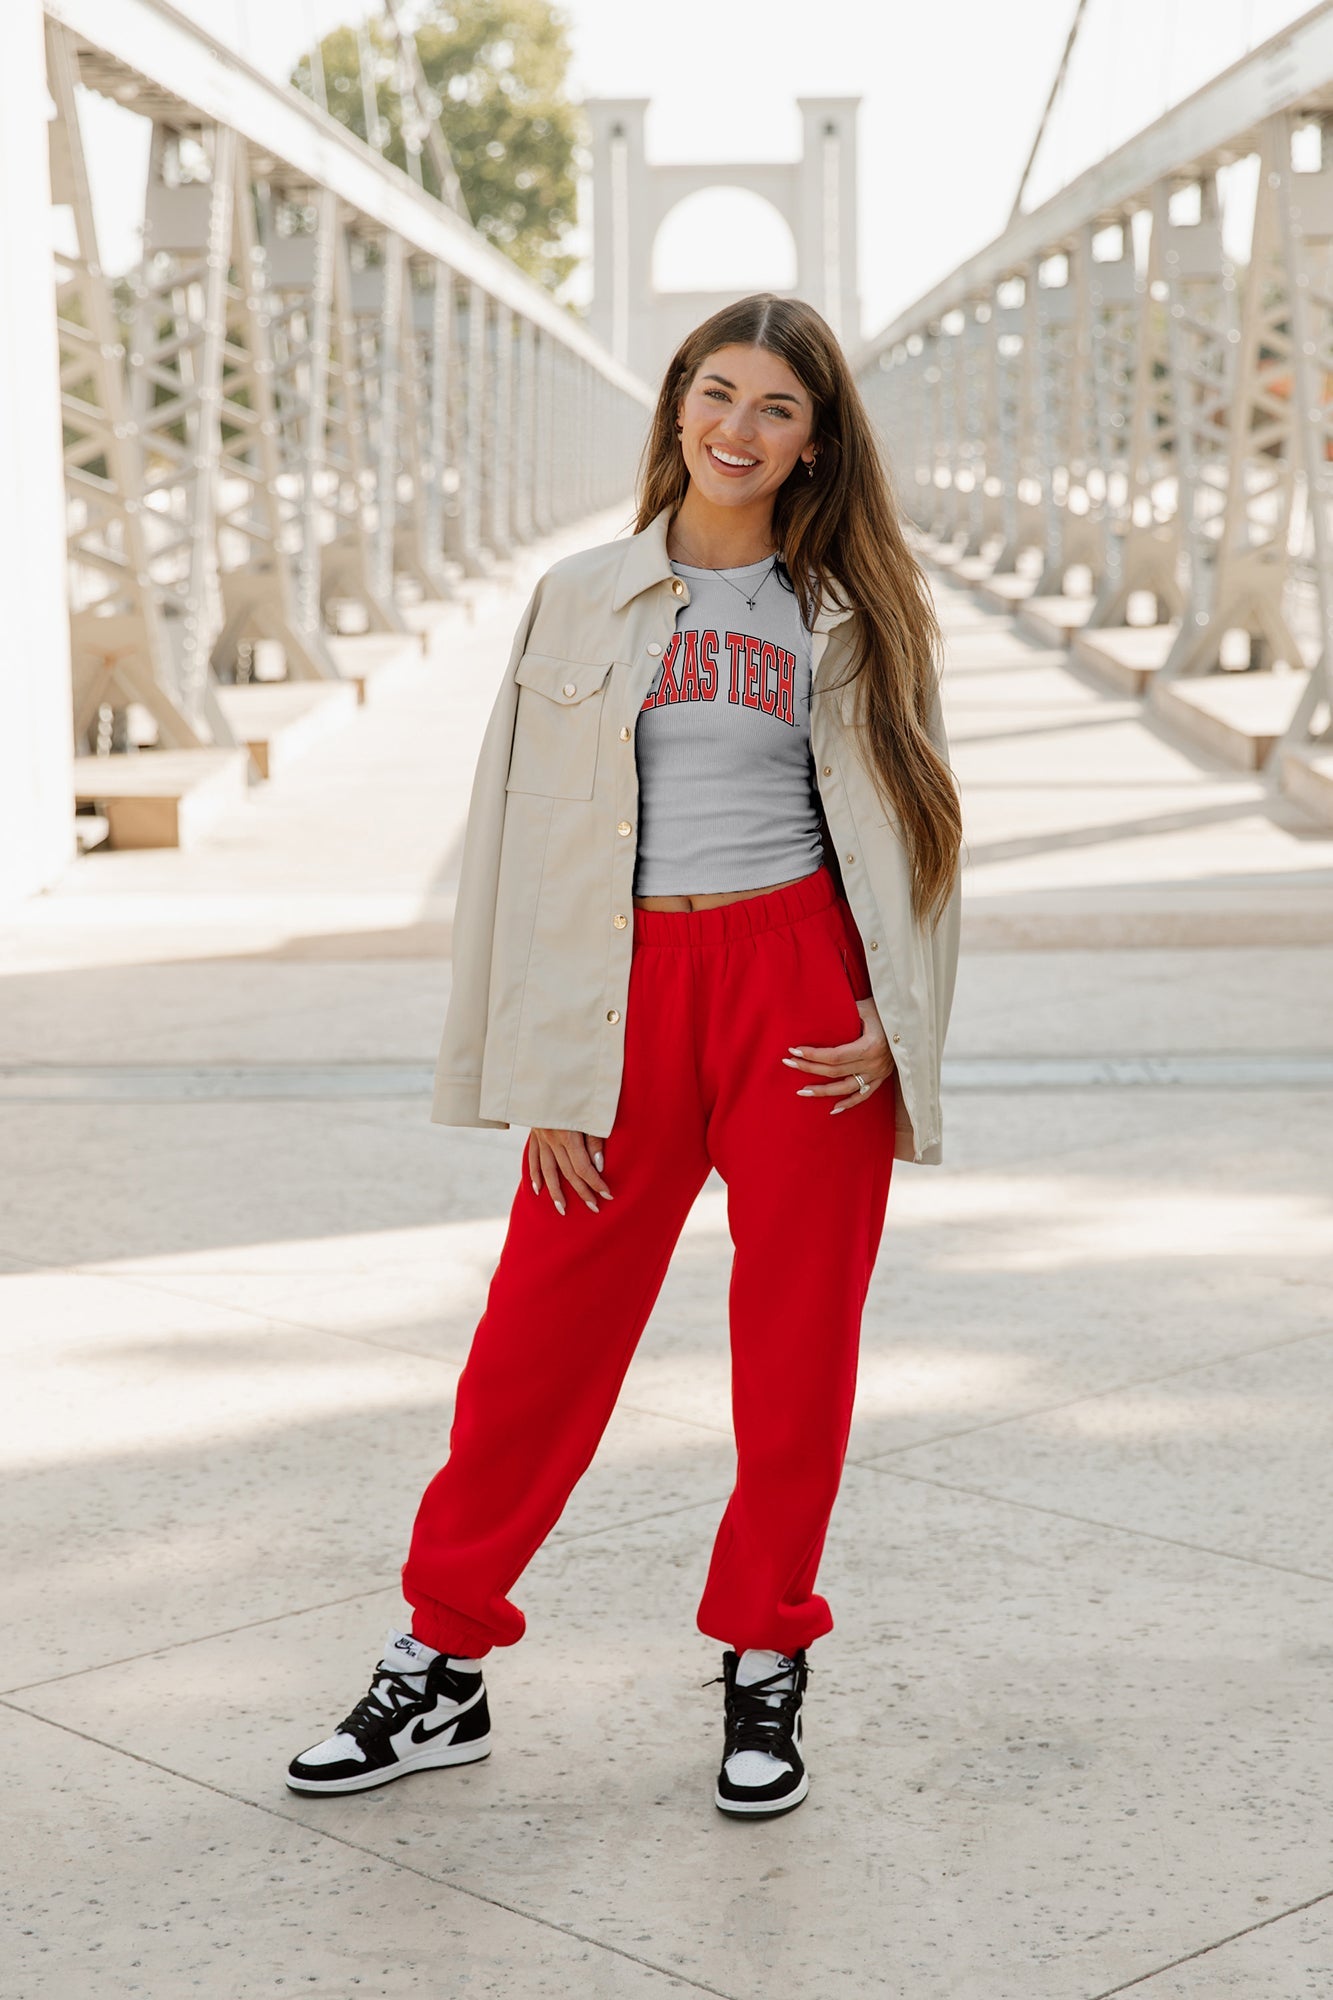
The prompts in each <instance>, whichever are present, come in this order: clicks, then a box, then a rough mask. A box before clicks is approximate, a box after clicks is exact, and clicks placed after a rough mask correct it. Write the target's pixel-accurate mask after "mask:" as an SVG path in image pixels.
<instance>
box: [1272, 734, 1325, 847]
mask: <svg viewBox="0 0 1333 2000" xmlns="http://www.w3.org/2000/svg"><path fill="white" fill-rule="evenodd" d="M1278 781H1279V784H1280V785H1281V788H1282V790H1283V791H1284V792H1285V793H1286V795H1287V797H1288V798H1289V799H1295V801H1296V803H1297V805H1301V806H1304V807H1305V809H1306V811H1307V812H1311V813H1313V814H1314V816H1315V818H1316V819H1320V820H1323V821H1324V823H1325V825H1327V826H1333V744H1328V745H1324V746H1321V745H1320V744H1317V743H1312V744H1309V745H1307V746H1305V747H1303V748H1295V749H1291V750H1284V751H1283V753H1282V768H1281V771H1280V773H1279V779H1278Z"/></svg>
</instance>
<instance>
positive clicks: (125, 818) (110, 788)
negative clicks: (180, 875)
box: [74, 750, 249, 847]
mask: <svg viewBox="0 0 1333 2000" xmlns="http://www.w3.org/2000/svg"><path fill="white" fill-rule="evenodd" d="M247 762H248V759H247V757H246V753H245V751H244V750H141V751H137V752H132V753H130V754H128V755H125V756H114V757H76V758H75V759H74V797H75V801H76V802H77V803H78V804H79V805H91V806H93V807H94V808H95V809H96V811H97V812H98V813H100V814H101V815H102V817H103V818H104V819H105V820H106V822H107V827H108V830H109V831H108V840H107V845H108V846H110V847H193V846H194V844H195V842H196V841H198V840H200V839H201V838H202V837H203V835H204V834H206V833H207V832H208V831H209V829H210V828H211V827H212V826H214V825H215V824H216V822H217V821H218V820H219V819H221V818H222V816H223V814H224V813H226V812H229V811H230V810H231V809H232V808H233V807H234V806H238V805H241V804H243V803H244V800H245V797H246V792H247V789H248V785H249V778H248V774H247V770H246V765H247Z"/></svg>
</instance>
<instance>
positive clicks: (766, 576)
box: [694, 555, 779, 611]
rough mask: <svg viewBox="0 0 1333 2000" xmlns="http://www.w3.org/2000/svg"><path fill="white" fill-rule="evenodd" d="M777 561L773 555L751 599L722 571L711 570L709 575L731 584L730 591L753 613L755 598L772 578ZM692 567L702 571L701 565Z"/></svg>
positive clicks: (747, 592)
mask: <svg viewBox="0 0 1333 2000" xmlns="http://www.w3.org/2000/svg"><path fill="white" fill-rule="evenodd" d="M778 561H779V557H778V556H777V555H774V557H773V560H772V562H771V563H770V564H769V566H768V568H767V569H766V570H765V571H764V573H763V575H762V576H761V577H760V579H759V581H758V583H757V584H756V585H755V587H754V596H753V597H752V596H751V595H750V593H749V591H747V590H745V589H744V588H743V587H742V586H741V585H740V584H739V583H731V578H730V577H729V576H728V575H727V573H726V571H725V570H724V569H715V570H711V571H710V572H709V574H710V575H712V576H720V577H721V579H722V581H723V583H731V587H732V589H733V590H734V591H735V592H736V593H737V595H738V596H740V597H743V598H744V599H745V602H746V603H747V604H748V605H749V607H750V609H751V611H753V610H754V600H755V598H756V597H758V595H759V593H760V591H761V590H762V589H763V587H764V585H765V584H766V583H767V582H768V579H769V578H770V576H772V574H773V572H774V570H775V569H776V568H777V566H778ZM694 567H696V568H699V569H702V568H703V564H702V563H699V564H696V565H694ZM737 567H738V568H739V567H741V565H739V564H738V565H737ZM746 567H748V565H746Z"/></svg>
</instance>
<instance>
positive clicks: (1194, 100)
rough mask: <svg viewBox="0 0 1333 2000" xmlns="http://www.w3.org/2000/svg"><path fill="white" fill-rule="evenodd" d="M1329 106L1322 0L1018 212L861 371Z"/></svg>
mask: <svg viewBox="0 0 1333 2000" xmlns="http://www.w3.org/2000/svg"><path fill="white" fill-rule="evenodd" d="M1330 105H1333V9H1331V8H1330V7H1329V5H1328V4H1327V0H1324V4H1322V5H1320V6H1318V7H1314V8H1311V10H1310V12H1309V13H1308V14H1303V15H1302V16H1301V18H1300V20H1299V21H1295V22H1293V23H1292V25H1291V26H1290V27H1288V28H1284V29H1283V30H1282V32H1281V34H1278V35H1274V36H1272V37H1271V38H1270V39H1269V40H1268V41H1266V42H1264V43H1262V44H1261V45H1260V46H1259V47H1258V48H1257V49H1252V50H1251V52H1250V53H1249V55H1247V56H1244V57H1243V58H1242V59H1241V60H1240V61H1239V62H1237V63H1233V65H1232V67H1231V68H1230V69H1227V70H1223V72H1222V74H1221V75H1220V76H1215V77H1214V78H1213V79H1212V80H1211V82H1209V83H1206V84H1204V85H1203V86H1202V87H1201V88H1200V89H1199V90H1196V91H1195V92H1194V94H1193V96H1191V97H1187V98H1185V99H1184V101H1183V102H1182V103H1180V104H1177V105H1176V106H1175V107H1174V108H1173V109H1172V110H1171V111H1168V112H1167V113H1166V114H1165V116H1164V117H1162V118H1159V119H1158V120H1157V122H1156V123H1155V124H1153V125H1149V126H1147V127H1146V128H1145V129H1144V130H1143V131H1142V132H1139V133H1136V134H1135V136H1134V137H1133V138H1132V139H1129V140H1127V141H1126V142H1125V144H1124V145H1123V146H1120V147H1118V148H1117V150H1116V151H1115V152H1113V153H1108V155H1107V157H1106V158H1105V159H1104V160H1099V161H1098V162H1097V164H1096V165H1095V166H1092V167H1089V168H1088V169H1087V170H1086V172H1084V173H1082V174H1080V175H1079V176H1078V178H1077V179H1076V180H1072V181H1070V182H1069V184H1068V186H1066V187H1063V188H1061V189H1060V191H1059V193H1058V194H1054V195H1052V196H1051V198H1050V200H1049V201H1046V202H1043V203H1042V205H1041V207H1040V208H1034V209H1032V210H1031V211H1030V212H1029V213H1028V214H1027V215H1022V216H1019V217H1018V218H1017V219H1016V220H1015V221H1014V222H1013V223H1012V225H1011V226H1010V227H1009V228H1007V229H1005V230H1004V231H1003V232H1002V233H1001V234H1000V235H999V236H997V237H996V238H995V239H994V241H993V242H991V243H988V244H987V245H986V247H985V248H984V249H983V250H978V251H977V252H976V254H975V255H974V256H972V257H969V258H967V259H966V261H965V262H963V263H962V264H959V265H958V267H957V268H956V269H955V270H953V271H951V272H950V273H949V276H948V277H947V278H943V279H941V280H940V282H939V283H938V284H937V285H934V286H932V287H931V289H930V291H928V292H927V293H926V294H925V295H924V297H922V298H919V299H918V300H917V301H916V302H915V304H913V305H910V306H908V307H907V308H906V310H905V311H903V312H901V313H899V314H898V316H897V318H896V319H894V320H893V321H892V322H891V323H890V324H889V325H888V326H886V327H885V328H884V329H883V330H882V331H881V332H880V333H877V334H876V335H875V336H874V338H873V339H871V340H869V341H867V342H866V343H865V345H864V346H863V347H862V348H861V349H860V350H859V351H858V353H857V355H856V356H855V358H854V362H853V366H854V367H855V368H856V369H861V368H865V367H867V366H868V365H869V364H870V363H871V362H873V361H874V359H875V357H876V355H878V354H879V353H880V352H881V350H882V349H884V348H886V347H892V346H893V345H895V343H896V342H898V341H900V340H905V339H906V338H907V336H908V335H909V334H911V333H916V332H919V331H920V329H921V328H922V327H923V326H926V325H928V324H930V322H931V321H933V320H935V319H938V318H939V316H940V314H941V313H946V312H949V311H951V310H952V309H953V308H954V307H955V306H957V305H958V304H959V303H960V302H961V301H962V300H963V299H965V298H968V297H970V296H971V295H972V294H974V293H979V294H988V293H989V292H990V291H991V290H992V289H993V288H994V286H995V285H997V284H998V283H999V282H1000V281H1001V280H1002V279H1004V278H1007V277H1010V276H1012V275H1013V274H1014V273H1016V272H1019V271H1021V270H1022V269H1023V268H1024V267H1025V266H1026V265H1027V264H1028V263H1030V262H1031V260H1032V259H1033V258H1036V257H1044V256H1049V255H1050V254H1051V253H1052V252H1053V251H1055V250H1059V249H1068V250H1073V249H1074V248H1075V247H1076V245H1077V241H1078V236H1079V231H1080V230H1081V228H1082V227H1083V225H1084V224H1085V223H1087V222H1089V221H1095V220H1097V219H1099V218H1103V217H1104V218H1105V219H1106V220H1108V221H1113V220H1118V219H1119V217H1120V216H1121V215H1123V214H1124V212H1125V211H1126V210H1127V209H1132V208H1143V207H1146V206H1148V204H1149V202H1150V200H1151V190H1152V188H1153V187H1154V185H1155V184H1156V183H1157V182H1158V181H1160V180H1163V179H1164V178H1166V177H1167V176H1170V175H1179V176H1181V177H1184V176H1186V175H1188V174H1190V173H1195V172H1200V171H1204V170H1206V169H1208V168H1215V167H1217V166H1219V165H1222V164H1225V163H1226V162H1227V161H1230V160H1234V159H1239V158H1242V157H1243V156H1244V155H1245V154H1247V153H1255V152H1258V151H1259V149H1260V143H1261V128H1262V126H1263V122H1264V120H1265V119H1266V118H1268V117H1271V116H1272V114H1273V113H1274V112H1276V111H1283V110H1290V109H1294V108H1295V107H1297V106H1301V107H1302V108H1308V109H1310V110H1315V109H1320V108H1328V107H1329V106H1330Z"/></svg>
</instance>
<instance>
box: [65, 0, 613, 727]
mask: <svg viewBox="0 0 1333 2000" xmlns="http://www.w3.org/2000/svg"><path fill="white" fill-rule="evenodd" d="M45 12H46V32H47V72H48V81H49V86H50V91H51V96H52V99H53V101H54V105H55V112H56V116H55V119H54V121H53V123H52V126H51V164H52V192H53V199H54V201H55V202H56V203H57V204H58V205H62V206H65V207H67V208H68V210H69V211H70V221H69V227H68V229H67V230H66V231H65V234H64V237H63V239H62V240H61V247H60V250H59V252H58V257H57V267H58V268H57V283H58V301H57V317H58V336H59V350H60V376H61V407H62V420H63V429H64V456H65V475H66V490H67V497H68V550H69V563H70V599H71V628H72V629H71V642H72V669H73V682H74V726H75V742H76V746H77V747H78V748H80V749H83V750H92V751H96V750H109V749H113V748H119V747H123V746H125V745H126V743H127V735H126V718H127V717H128V716H129V714H130V713H131V710H132V708H133V707H136V706H137V708H138V710H139V711H141V712H142V711H146V712H147V714H148V715H149V716H151V718H152V724H151V733H152V734H153V736H154V737H155V740H156V742H157V743H158V744H159V745H160V746H162V747H169V748H188V747H196V746H199V745H202V744H206V743H211V744H231V743H232V742H233V741H234V736H233V732H232V729H231V728H230V727H229V724H228V719H227V715H226V712H225V708H226V705H225V703H224V702H221V701H220V700H219V698H218V690H219V687H220V686H221V685H222V684H224V683H226V682H228V681H230V680H233V679H235V678H236V677H237V674H238V672H239V671H243V670H244V669H245V663H246V662H247V661H248V659H249V657H250V649H252V648H253V646H254V644H255V642H256V641H259V640H269V641H276V642H277V644H278V645H279V646H280V647H281V649H282V653H283V656H284V657H285V661H286V672H287V675H288V676H289V677H290V678H305V679H329V680H332V679H337V678H338V677H339V667H338V664H337V660H336V658H335V656H334V651H333V649H332V648H331V645H330V636H331V634H332V633H333V632H334V631H335V630H336V629H337V628H338V627H339V625H340V624H341V625H343V626H348V625H351V626H355V625H357V624H359V625H361V626H362V627H363V628H368V629H370V630H371V631H393V630H401V629H405V628H404V620H403V603H402V599H403V597H404V594H405V592H404V589H403V586H404V584H405V583H406V584H407V587H408V588H407V593H406V594H412V593H415V594H416V595H418V596H424V597H427V598H443V597H446V596H448V595H449V594H450V592H451V590H452V589H453V588H454V587H455V583H456V580H457V579H458V578H459V577H460V576H468V575H478V574H481V573H483V572H485V571H486V570H487V569H488V568H489V567H490V566H491V565H492V564H493V563H494V562H496V561H497V560H499V559H502V558H504V557H505V556H507V555H509V554H510V553H512V551H513V550H514V549H515V548H517V547H518V546H520V545H521V544H523V543H525V542H528V541H530V540H531V539H532V538H533V537H534V536H537V535H541V534H544V533H548V532H550V531H551V530H552V529H554V528H556V527H558V526H559V525H560V524H561V523H563V522H566V521H569V520H573V519H575V518H577V517H579V516H580V515H584V514H587V513H589V512H591V511H592V510H594V509H595V508H598V507H600V506H606V505H610V504H612V503H613V502H614V501H616V500H618V499H619V498H620V497H621V496H622V495H626V494H628V492H629V490H630V488H631V485H632V482H633V472H634V462H635V458H636V455H637V452H638V448H639V445H640V442H641V438H642V435H643V430H644V425H645V419H646V414H647V409H648V406H649V403H650V397H649V393H648V391H647V390H646V388H645V387H644V385H643V384H642V383H640V382H639V381H638V380H637V378H635V377H634V376H633V375H631V374H630V373H629V372H628V371H627V370H625V369H624V368H622V367H620V366H619V365H618V364H617V363H615V362H614V361H613V360H612V359H611V358H610V356H609V355H608V354H606V353H605V351H604V350H603V349H602V348H601V347H600V345H599V344H598V343H597V342H595V341H594V340H592V339H591V338H590V337H589V336H588V335H586V334H585V333H584V331H583V330H582V328H581V327H580V326H579V325H578V323H577V322H576V321H575V320H574V319H573V318H572V317H571V316H570V315H569V314H568V313H566V312H565V311H564V310H563V309H562V308H561V307H559V306H558V305H557V304H556V303H555V302H554V300H553V299H552V298H551V297H550V295H549V294H548V293H547V292H545V291H544V290H543V289H542V288H541V287H540V286H539V285H537V284H535V283H533V282H531V281H530V280H528V279H527V278H526V277H525V276H524V275H523V274H522V273H521V272H520V271H519V270H518V269H517V268H516V267H515V266H514V265H513V264H512V263H510V262H509V261H508V260H507V259H506V258H505V257H503V256H502V255H501V254H500V253H499V252H498V251H496V250H495V249H494V248H493V247H492V246H491V245H489V244H488V243H487V242H485V241H484V239H483V238H482V237H481V236H480V235H479V234H478V233H477V232H476V231H475V230H473V229H472V228H471V227H470V226H469V224H468V223H467V221H466V220H465V219H464V218H463V217H461V216H459V215H458V214H456V213H455V212H454V211H453V209H452V208H450V207H449V206H447V205H445V204H443V203H441V202H438V201H436V200H434V199H432V198H431V197H430V196H428V195H426V194H425V193H423V191H422V190H421V188H420V187H419V186H418V185H416V184H415V183H414V182H413V180H412V179H411V178H410V177H409V176H408V175H407V174H405V173H403V172H400V171H399V170H398V169H397V168H396V167H393V166H391V165H389V164H388V163H387V162H385V161H384V160H383V159H382V158H380V156H379V155H378V154H376V153H374V152H373V151H372V150H371V149H370V148H369V147H368V146H366V145H364V144H363V143H362V142H361V141H360V140H359V139H357V138H356V137H355V136H353V135H352V134H350V133H349V132H348V131H347V130H346V129H345V128H344V127H343V126H342V125H340V124H339V123H338V122H337V121H336V120H334V119H333V118H331V117H330V116H329V115H328V114H327V113H326V112H324V111H323V110H322V109H321V108H320V107H319V106H317V105H316V104H313V103H311V102H309V101H308V100H306V99H304V98H302V97H301V96H300V95H299V94H298V93H297V92H296V91H294V90H292V89H289V88H286V87H285V86H282V85H279V84H275V83H273V82H271V81H270V80H269V79H267V78H265V77H264V76H262V75H260V74H259V73H258V72H257V71H255V70H253V69H251V68H250V67H249V65H248V64H246V63H245V62H244V61H243V59H242V58H240V57H239V56H237V55H236V54H234V53H233V52H231V51H229V50H227V49H225V48H221V47H218V46H217V45H215V43H214V42H213V40H212V38H211V37H210V36H209V35H208V34H207V33H206V32H205V31H203V30H201V29H200V28H199V27H197V26H196V25H195V24H194V23H192V22H190V21H188V20H187V19H186V18H185V17H184V16H182V15H180V14H178V13H177V12H176V11H175V10H174V9H173V8H172V7H170V6H168V5H166V4H165V0H45ZM80 85H82V86H84V87H85V88H86V89H89V90H93V91H97V92H100V93H102V94H103V95H105V96H107V97H109V98H112V99H114V100H115V101H117V102H119V103H121V104H123V105H126V106H128V107H130V108H131V109H133V110H135V111H138V112H139V113H141V114H142V115H143V116H145V117H146V118H147V119H149V120H150V121H151V125H152V139H151V148H150V157H149V170H148V185H147V189H146V196H145V205H144V241H143V256H142V261H141V262H140V263H139V265H138V267H137V268H136V269H135V270H134V271H133V272H132V273H131V274H129V276H128V278H127V279H126V280H123V281H121V282H119V283H113V282H112V281H111V280H110V279H109V278H108V276H107V274H106V272H105V270H104V268H103V264H102V260H101V257H100V255H99V249H98V243H97V232H96V225H95V218H94V206H93V201H92V194H91V188H90V181H89V166H88V160H87V154H86V151H85V146H84V141H83V133H82V128H81V123H80V113H79V99H80V93H79V88H78V86H80ZM349 607H350V608H349Z"/></svg>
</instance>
